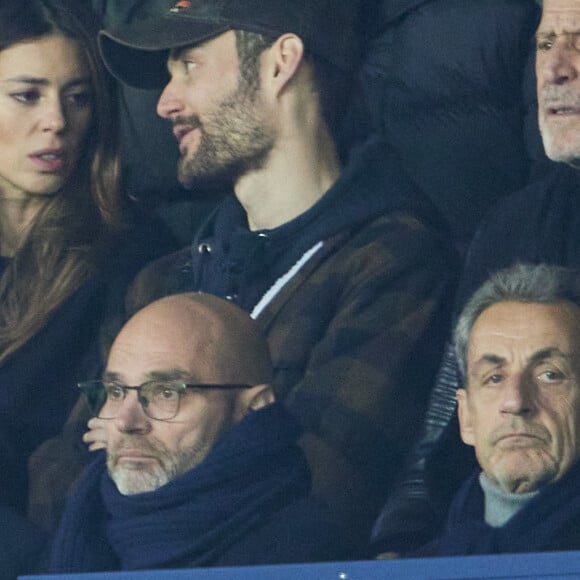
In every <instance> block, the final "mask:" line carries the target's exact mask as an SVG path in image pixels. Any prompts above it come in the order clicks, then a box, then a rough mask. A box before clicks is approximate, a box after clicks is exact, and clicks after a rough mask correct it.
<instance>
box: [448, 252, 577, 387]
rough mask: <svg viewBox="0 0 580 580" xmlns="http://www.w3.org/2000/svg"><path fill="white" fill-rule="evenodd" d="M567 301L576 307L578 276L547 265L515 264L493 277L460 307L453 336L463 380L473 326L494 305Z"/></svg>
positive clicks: (575, 272)
mask: <svg viewBox="0 0 580 580" xmlns="http://www.w3.org/2000/svg"><path fill="white" fill-rule="evenodd" d="M563 301H567V302H571V303H573V304H575V305H576V306H578V307H580V274H579V272H578V271H577V270H573V269H570V268H564V267H562V266H555V265H551V264H515V265H514V266H512V267H510V268H506V269H504V270H500V271H498V272H496V273H495V274H493V275H492V276H491V277H490V278H489V279H488V280H487V281H486V282H484V283H483V284H482V286H480V288H479V289H478V290H477V291H476V292H475V293H474V294H473V296H472V297H471V298H470V300H469V301H468V302H467V304H466V305H465V307H464V308H463V310H462V312H461V314H460V315H459V318H458V320H457V324H456V325H455V332H454V336H453V344H454V348H455V355H456V357H457V363H458V365H459V370H460V372H461V375H462V377H463V380H464V382H465V381H466V379H467V351H468V348H469V339H470V337H471V332H472V330H473V325H474V324H475V321H476V320H477V318H478V317H479V316H480V315H481V314H482V313H483V311H484V310H487V309H488V308H489V307H490V306H493V305H494V304H497V303H498V302H522V303H538V304H556V303H558V302H563Z"/></svg>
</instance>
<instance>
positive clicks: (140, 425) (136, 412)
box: [114, 391, 151, 433]
mask: <svg viewBox="0 0 580 580" xmlns="http://www.w3.org/2000/svg"><path fill="white" fill-rule="evenodd" d="M114 421H115V425H116V426H117V429H118V430H119V431H122V432H123V433H148V432H149V431H150V430H151V420H150V419H149V417H148V416H147V415H146V414H145V411H144V410H143V406H142V405H141V403H140V401H139V395H138V394H137V392H135V391H130V392H128V393H127V395H126V397H125V399H124V400H123V402H122V403H121V406H120V407H119V412H118V413H117V415H116V417H115V418H114Z"/></svg>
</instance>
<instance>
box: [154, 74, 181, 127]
mask: <svg viewBox="0 0 580 580" xmlns="http://www.w3.org/2000/svg"><path fill="white" fill-rule="evenodd" d="M182 111H183V102H182V100H181V97H180V92H179V90H178V85H177V82H176V81H175V80H174V79H171V80H170V81H169V83H167V85H166V86H165V88H164V89H163V92H162V93H161V95H160V97H159V100H158V101H157V114H158V115H159V116H160V117H162V118H163V119H169V120H171V119H172V118H173V117H174V116H175V115H179V114H180V113H181V112H182Z"/></svg>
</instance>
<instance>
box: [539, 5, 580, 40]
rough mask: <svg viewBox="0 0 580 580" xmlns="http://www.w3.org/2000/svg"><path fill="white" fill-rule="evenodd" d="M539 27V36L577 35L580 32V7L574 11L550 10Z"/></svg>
mask: <svg viewBox="0 0 580 580" xmlns="http://www.w3.org/2000/svg"><path fill="white" fill-rule="evenodd" d="M547 14H548V16H546V17H545V19H544V20H542V21H541V22H540V24H539V26H538V31H537V34H538V35H540V34H541V35H546V34H550V35H556V34H576V33H578V31H579V30H580V6H578V9H575V10H574V11H571V10H565V9H550V10H549V11H548V13H547Z"/></svg>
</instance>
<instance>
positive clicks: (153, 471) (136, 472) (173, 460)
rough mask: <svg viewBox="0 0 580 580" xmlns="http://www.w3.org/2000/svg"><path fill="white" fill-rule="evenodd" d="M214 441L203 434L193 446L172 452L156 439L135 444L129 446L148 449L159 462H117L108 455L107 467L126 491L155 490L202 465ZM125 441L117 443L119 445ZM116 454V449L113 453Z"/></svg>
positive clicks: (121, 489)
mask: <svg viewBox="0 0 580 580" xmlns="http://www.w3.org/2000/svg"><path fill="white" fill-rule="evenodd" d="M212 445H213V441H208V440H206V439H205V438H203V439H202V440H201V441H197V442H196V443H194V444H193V445H191V446H190V447H188V448H186V449H183V450H180V451H178V452H177V453H173V454H172V453H171V452H170V451H169V450H168V449H167V448H166V447H165V446H164V445H163V444H161V443H159V442H156V444H155V445H153V444H151V443H149V442H147V443H146V444H141V445H135V444H131V445H129V446H128V447H131V448H139V449H142V450H143V451H146V452H147V453H148V454H149V455H151V456H152V457H153V458H155V459H156V461H155V462H153V463H150V462H147V463H143V464H142V465H140V466H139V463H138V462H136V463H135V464H134V465H133V466H131V467H129V466H127V465H121V466H119V465H115V462H114V459H113V457H112V456H110V455H108V456H107V468H108V471H109V475H110V477H111V479H112V480H113V481H114V482H115V485H116V486H117V489H118V490H119V492H120V493H121V494H122V495H135V494H139V493H148V492H151V491H155V490H157V489H159V488H160V487H162V486H164V485H166V484H168V483H169V482H170V481H173V480H174V479H175V478H177V477H179V476H180V475H183V474H184V473H186V472H188V471H190V470H191V469H193V468H194V467H195V466H196V465H198V464H199V463H200V462H201V461H203V459H204V458H205V456H206V455H207V453H208V452H209V450H210V449H211V447H212ZM122 447H123V445H120V446H117V449H119V448H122ZM112 455H113V456H114V455H115V453H113V454H112Z"/></svg>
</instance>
